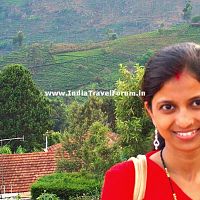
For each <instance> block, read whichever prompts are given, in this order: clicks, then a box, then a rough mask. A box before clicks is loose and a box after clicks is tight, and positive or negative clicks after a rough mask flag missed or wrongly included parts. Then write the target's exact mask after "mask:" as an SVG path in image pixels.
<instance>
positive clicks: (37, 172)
mask: <svg viewBox="0 0 200 200" xmlns="http://www.w3.org/2000/svg"><path fill="white" fill-rule="evenodd" d="M59 147H61V145H60V144H59V145H53V146H51V147H50V148H49V149H48V152H35V153H24V154H0V193H1V194H3V193H4V192H5V193H11V192H13V193H21V192H27V191H30V186H31V184H32V183H33V182H34V181H36V180H37V179H38V178H39V177H41V176H44V175H47V174H50V173H53V172H55V170H56V160H57V158H59V157H60V154H58V153H57V150H58V148H59ZM65 156H67V155H66V154H65ZM67 157H68V156H67ZM4 188H5V191H4Z"/></svg>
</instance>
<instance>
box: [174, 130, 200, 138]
mask: <svg viewBox="0 0 200 200" xmlns="http://www.w3.org/2000/svg"><path fill="white" fill-rule="evenodd" d="M199 130H200V129H195V130H191V131H188V132H182V131H177V132H174V133H175V134H176V136H177V137H178V138H179V139H183V140H188V139H192V138H193V137H195V136H196V135H197V134H198V133H199Z"/></svg>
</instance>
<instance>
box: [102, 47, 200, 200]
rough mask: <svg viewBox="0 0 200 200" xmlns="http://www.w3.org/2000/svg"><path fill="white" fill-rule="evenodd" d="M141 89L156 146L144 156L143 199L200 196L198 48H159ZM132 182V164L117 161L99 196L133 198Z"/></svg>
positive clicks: (199, 199)
mask: <svg viewBox="0 0 200 200" xmlns="http://www.w3.org/2000/svg"><path fill="white" fill-rule="evenodd" d="M142 91H145V94H146V95H145V96H144V97H143V101H144V106H145V109H146V110H147V113H148V114H149V116H150V117H151V120H152V122H153V124H154V125H155V141H154V145H155V148H157V147H158V150H156V151H152V152H149V153H148V154H147V155H146V159H147V182H146V190H145V195H144V199H145V200H191V199H192V200H200V46H199V45H197V44H195V43H182V44H177V45H173V46H170V47H167V48H164V49H162V50H161V51H160V52H158V53H157V54H156V55H155V56H154V57H153V58H152V59H151V60H150V61H149V62H148V64H147V66H146V70H145V74H144V77H143V80H142ZM157 138H160V139H159V140H157ZM165 168H166V170H167V171H166V170H165ZM168 175H169V176H168ZM134 185H135V168H134V164H133V162H132V161H125V162H122V163H119V164H117V165H115V166H113V167H112V168H111V169H110V170H108V171H107V173H106V176H105V180H104V186H103V190H102V196H101V199H102V200H133V191H134ZM137 200H140V199H137Z"/></svg>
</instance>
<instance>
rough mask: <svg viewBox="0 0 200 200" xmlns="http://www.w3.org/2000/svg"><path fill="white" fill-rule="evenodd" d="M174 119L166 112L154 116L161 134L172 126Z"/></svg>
mask: <svg viewBox="0 0 200 200" xmlns="http://www.w3.org/2000/svg"><path fill="white" fill-rule="evenodd" d="M173 121H174V119H173V117H172V116H169V115H165V114H157V115H156V117H155V118H154V123H155V125H156V127H157V129H158V131H159V132H160V133H161V134H162V133H163V132H165V131H168V130H169V129H170V128H171V126H172V124H173Z"/></svg>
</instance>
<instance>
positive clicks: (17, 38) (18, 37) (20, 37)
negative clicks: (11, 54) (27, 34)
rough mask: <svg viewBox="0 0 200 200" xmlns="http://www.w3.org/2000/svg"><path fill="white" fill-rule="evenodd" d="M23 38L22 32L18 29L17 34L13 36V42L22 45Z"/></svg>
mask: <svg viewBox="0 0 200 200" xmlns="http://www.w3.org/2000/svg"><path fill="white" fill-rule="evenodd" d="M23 40H24V33H23V32H22V31H19V32H18V33H17V35H16V36H15V37H14V38H13V44H14V45H16V44H18V45H19V46H22V42H23Z"/></svg>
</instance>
